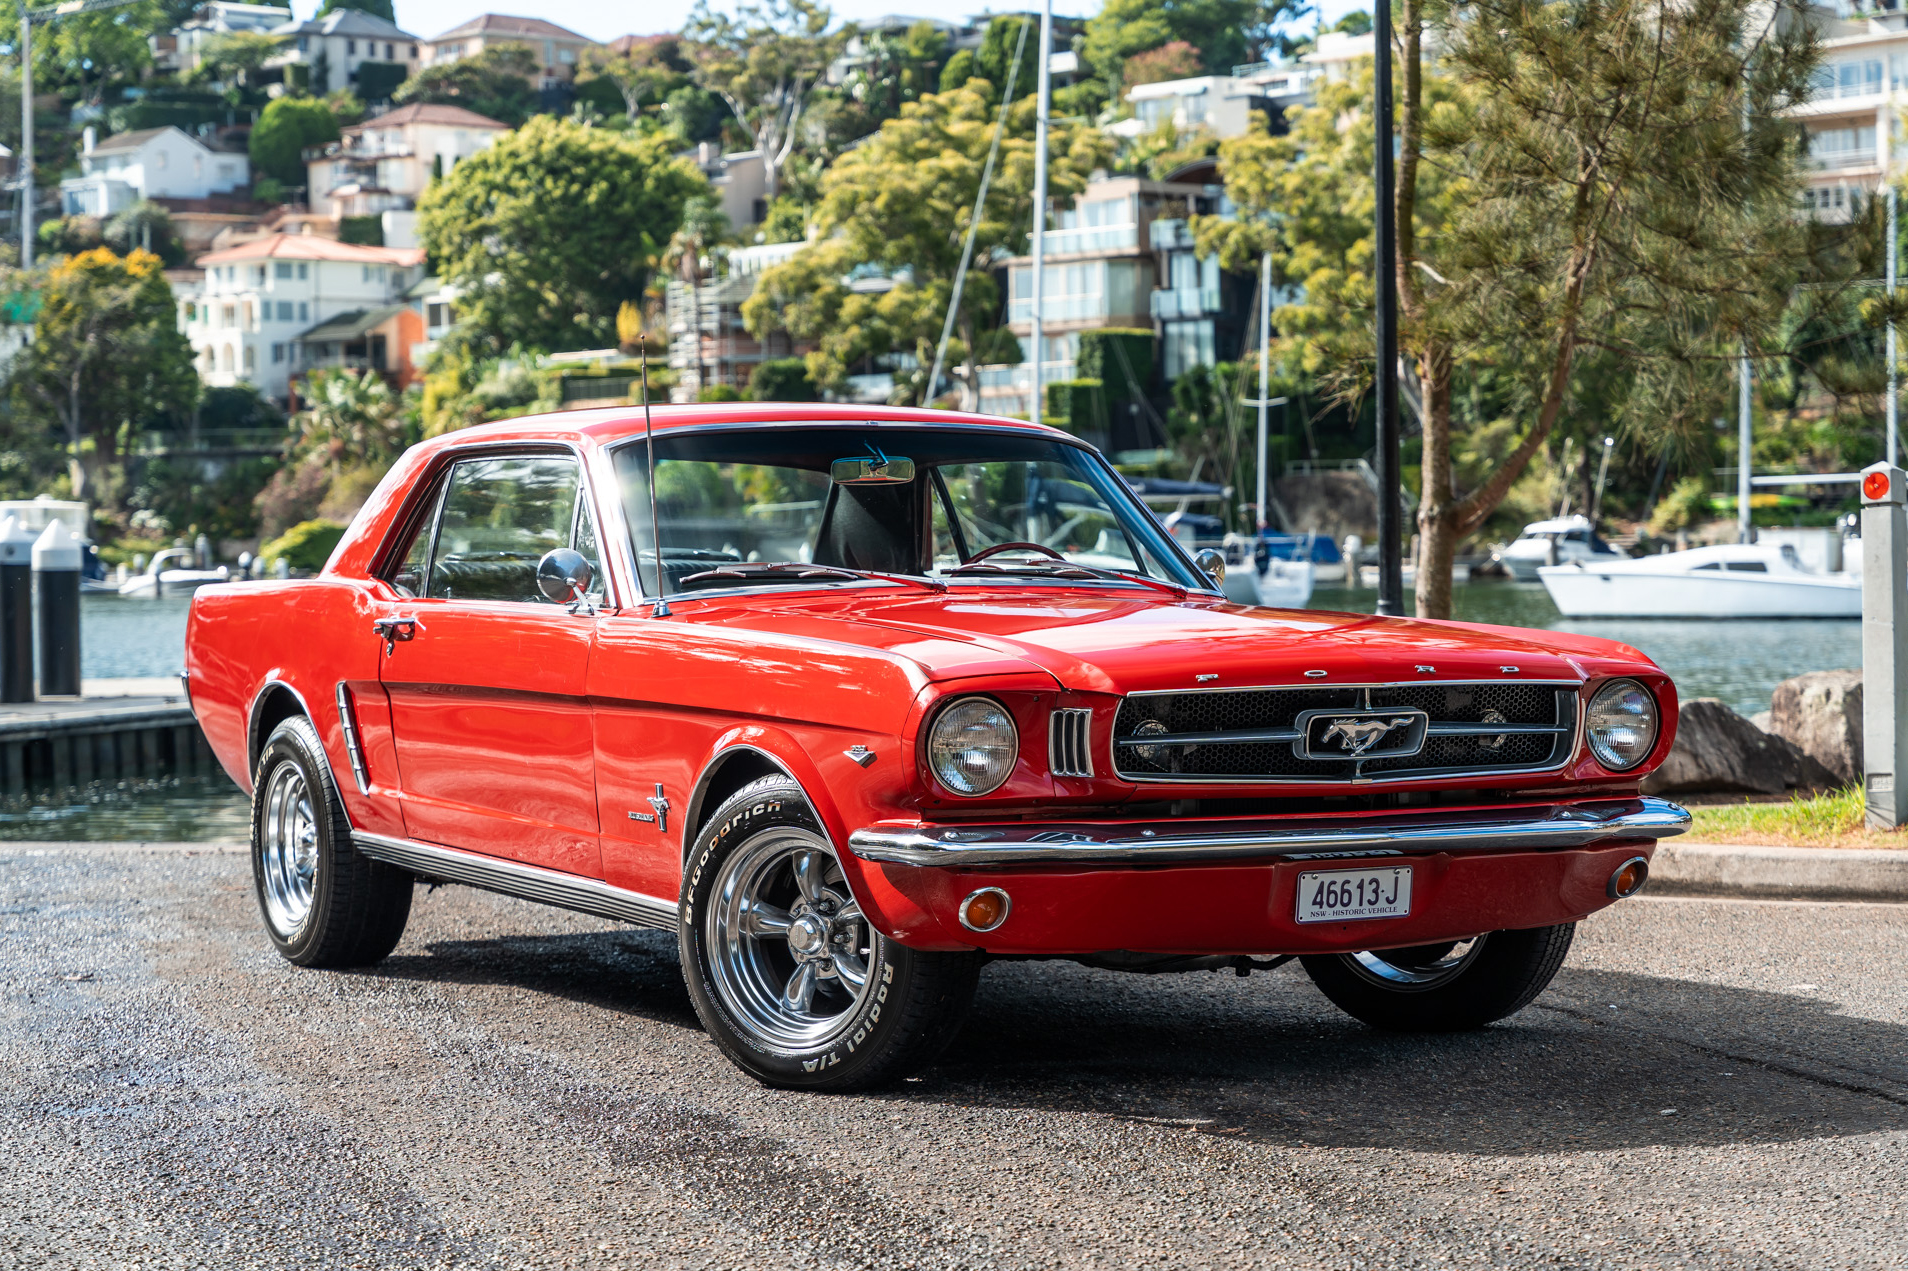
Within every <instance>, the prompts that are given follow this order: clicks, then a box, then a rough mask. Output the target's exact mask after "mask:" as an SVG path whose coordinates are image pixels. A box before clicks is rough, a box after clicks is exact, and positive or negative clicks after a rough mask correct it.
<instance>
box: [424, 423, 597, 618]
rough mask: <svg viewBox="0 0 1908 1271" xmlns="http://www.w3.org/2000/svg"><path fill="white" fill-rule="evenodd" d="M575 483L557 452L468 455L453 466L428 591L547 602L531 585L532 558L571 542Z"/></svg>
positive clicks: (569, 464)
mask: <svg viewBox="0 0 1908 1271" xmlns="http://www.w3.org/2000/svg"><path fill="white" fill-rule="evenodd" d="M578 484H579V482H578V478H577V467H576V461H575V460H574V459H569V458H560V457H555V456H551V457H544V456H528V455H525V456H518V457H512V458H498V459H468V460H465V461H464V462H462V463H460V464H458V465H457V466H456V467H455V468H453V469H451V475H450V483H449V485H448V486H447V487H446V489H445V493H444V511H443V514H442V516H441V517H440V519H439V525H438V531H437V549H436V551H435V553H434V554H433V556H432V558H431V575H430V595H431V596H433V597H435V598H437V599H441V600H509V601H524V602H529V603H536V604H547V603H549V602H548V601H546V600H544V598H543V594H542V593H541V592H540V591H538V590H537V562H538V561H539V560H541V559H542V557H543V554H544V553H545V552H547V551H549V550H551V549H552V548H556V547H565V546H568V545H569V542H570V532H571V526H572V524H573V522H572V518H573V516H574V515H575V508H576V492H577V487H578Z"/></svg>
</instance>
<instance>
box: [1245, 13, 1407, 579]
mask: <svg viewBox="0 0 1908 1271" xmlns="http://www.w3.org/2000/svg"><path fill="white" fill-rule="evenodd" d="M1372 40H1373V44H1374V47H1373V50H1372V53H1373V58H1372V61H1373V71H1374V74H1375V78H1374V82H1373V84H1372V121H1373V123H1374V124H1375V125H1376V127H1377V133H1378V135H1377V147H1376V150H1377V153H1376V155H1375V159H1376V164H1375V167H1376V171H1375V172H1374V174H1373V175H1374V177H1375V178H1376V181H1375V184H1376V186H1377V191H1376V193H1377V196H1378V209H1377V211H1378V216H1377V221H1378V223H1377V231H1378V234H1377V237H1378V242H1377V254H1378V260H1377V262H1376V265H1377V268H1376V271H1375V272H1376V274H1377V279H1376V281H1377V284H1378V314H1377V328H1378V330H1377V335H1378V369H1377V376H1376V379H1377V385H1376V387H1377V390H1378V391H1377V394H1376V398H1377V407H1378V463H1377V465H1376V466H1377V469H1378V612H1379V613H1381V614H1387V615H1390V616H1393V617H1396V616H1398V615H1401V614H1403V613H1404V555H1403V551H1402V549H1401V548H1400V545H1399V525H1398V520H1399V516H1398V513H1399V508H1400V504H1401V503H1402V501H1403V500H1402V499H1401V498H1400V495H1399V484H1398V200H1397V192H1396V189H1395V186H1396V174H1395V173H1394V171H1393V168H1392V154H1391V0H1377V2H1376V3H1375V4H1373V5H1372ZM1260 396H1261V397H1263V396H1264V394H1263V393H1261V394H1260ZM1353 568H1356V565H1354V566H1353Z"/></svg>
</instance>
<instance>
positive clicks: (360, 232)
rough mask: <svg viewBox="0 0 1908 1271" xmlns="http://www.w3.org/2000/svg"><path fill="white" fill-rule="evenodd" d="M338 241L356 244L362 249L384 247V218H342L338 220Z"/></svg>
mask: <svg viewBox="0 0 1908 1271" xmlns="http://www.w3.org/2000/svg"><path fill="white" fill-rule="evenodd" d="M338 241H339V242H341V243H356V244H357V245H358V246H360V247H382V246H384V218H383V217H381V216H341V217H339V218H338Z"/></svg>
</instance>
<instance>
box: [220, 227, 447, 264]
mask: <svg viewBox="0 0 1908 1271" xmlns="http://www.w3.org/2000/svg"><path fill="white" fill-rule="evenodd" d="M246 260H337V261H345V262H347V263H349V264H359V265H418V264H422V263H423V261H424V249H423V248H421V247H361V246H359V245H358V244H357V243H341V242H339V241H338V240H337V239H335V238H321V237H319V236H318V235H316V234H270V235H267V236H266V237H264V238H255V239H253V240H252V241H251V242H249V243H240V244H239V245H238V246H237V247H228V248H226V249H225V250H224V251H217V252H213V253H211V254H210V255H206V256H201V257H199V259H198V261H197V263H198V264H200V265H231V264H236V263H238V262H240V261H246Z"/></svg>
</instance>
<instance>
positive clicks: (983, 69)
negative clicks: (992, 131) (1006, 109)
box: [941, 14, 1040, 104]
mask: <svg viewBox="0 0 1908 1271" xmlns="http://www.w3.org/2000/svg"><path fill="white" fill-rule="evenodd" d="M1028 23H1032V24H1033V29H1032V30H1030V31H1029V32H1028V33H1027V39H1026V42H1025V43H1022V42H1021V39H1020V28H1021V27H1022V26H1025V25H1027V24H1028ZM1015 49H1019V50H1020V71H1019V73H1018V74H1016V75H1015V76H1014V77H1013V80H1014V96H1015V97H1016V98H1019V97H1031V96H1033V95H1034V94H1035V93H1037V92H1038V91H1039V90H1040V20H1039V19H1038V18H1035V17H1030V16H1027V15H1022V14H1013V15H1009V16H1006V17H999V18H995V19H993V20H992V21H990V22H989V23H988V24H987V30H986V31H984V32H983V33H982V34H981V42H980V47H979V48H977V49H974V50H971V51H970V50H968V49H961V50H960V51H959V52H957V53H955V54H954V55H953V56H952V57H949V58H948V59H947V67H946V69H945V70H943V71H942V72H941V91H942V92H944V93H949V92H953V91H954V90H955V89H957V88H961V87H964V86H965V85H966V83H967V81H968V80H970V79H977V78H978V79H982V80H985V81H987V85H988V91H989V92H991V93H994V94H995V95H996V96H995V102H996V104H998V102H999V96H998V94H999V93H1000V92H1001V91H1002V90H1004V89H1005V88H1006V86H1007V78H1008V76H1007V64H1008V63H1009V62H1011V61H1013V60H1014V50H1015Z"/></svg>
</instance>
